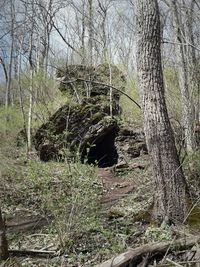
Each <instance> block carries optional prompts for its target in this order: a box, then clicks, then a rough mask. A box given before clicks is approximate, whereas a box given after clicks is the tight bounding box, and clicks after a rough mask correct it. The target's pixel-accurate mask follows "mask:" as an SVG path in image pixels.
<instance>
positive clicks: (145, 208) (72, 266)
mask: <svg viewBox="0 0 200 267" xmlns="http://www.w3.org/2000/svg"><path fill="white" fill-rule="evenodd" d="M10 153H11V154H12V157H9V159H8V158H7V157H6V156H5V153H4V154H1V159H2V160H1V172H0V179H1V181H0V188H1V190H0V200H1V203H2V211H3V214H4V216H5V218H6V226H7V238H8V243H9V249H10V250H11V255H13V256H12V257H11V258H10V259H9V260H8V261H6V262H5V263H2V265H1V266H8V267H10V266H13V267H15V266H16V267H17V266H27V267H29V266H30V267H31V266H41V267H42V266H68V267H79V266H86V267H89V266H90V267H91V266H95V265H96V264H98V263H100V262H103V261H105V260H108V259H110V258H112V257H113V256H116V255H118V254H120V253H122V252H124V251H126V250H127V249H128V248H130V247H132V248H135V247H138V246H140V245H142V244H147V243H149V242H156V241H159V242H160V241H170V240H173V239H174V235H175V234H174V233H175V232H176V233H177V231H178V233H179V234H178V235H179V237H185V236H187V235H191V234H193V235H197V233H198V232H199V229H200V223H199V221H200V220H199V218H200V216H199V213H198V215H197V216H196V220H195V222H198V223H197V224H198V225H197V224H196V225H195V228H193V229H190V227H188V226H187V225H184V226H181V227H179V228H178V229H177V228H176V230H174V228H171V227H169V226H167V225H161V226H160V227H158V226H156V224H155V223H154V222H153V221H152V220H151V212H152V204H153V197H152V196H153V184H152V169H151V165H150V163H149V158H148V155H142V156H141V157H138V158H135V159H133V160H132V161H131V162H130V163H129V165H128V166H114V167H111V168H106V169H103V168H101V169H99V168H97V167H95V166H89V165H84V164H80V163H78V162H77V163H75V164H69V163H68V162H63V163H56V162H49V163H42V162H40V161H39V160H38V159H37V157H36V156H35V154H34V153H33V155H32V158H31V159H29V160H28V161H27V160H26V159H25V158H24V156H23V153H21V152H20V150H19V151H15V152H13V153H12V151H9V154H10ZM12 251H13V252H12ZM22 251H23V253H24V255H21V256H20V252H22ZM31 252H32V255H29V254H31ZM43 252H46V254H45V253H43ZM52 253H53V257H51V256H52ZM48 255H49V256H48ZM184 257H185V259H186V256H184ZM163 266H169V265H163ZM171 266H173V265H171Z"/></svg>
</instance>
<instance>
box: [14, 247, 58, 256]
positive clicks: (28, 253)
mask: <svg viewBox="0 0 200 267" xmlns="http://www.w3.org/2000/svg"><path fill="white" fill-rule="evenodd" d="M9 254H10V255H12V256H15V257H16V256H17V257H23V256H31V257H38V258H54V257H56V256H57V253H56V251H48V250H18V249H9Z"/></svg>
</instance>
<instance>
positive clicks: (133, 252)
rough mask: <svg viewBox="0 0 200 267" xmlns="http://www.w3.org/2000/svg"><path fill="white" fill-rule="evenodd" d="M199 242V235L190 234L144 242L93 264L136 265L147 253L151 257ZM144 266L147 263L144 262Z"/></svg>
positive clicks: (108, 265) (129, 266)
mask: <svg viewBox="0 0 200 267" xmlns="http://www.w3.org/2000/svg"><path fill="white" fill-rule="evenodd" d="M199 242H200V236H192V237H189V238H181V239H177V240H173V241H168V242H157V243H151V244H146V245H142V246H140V247H137V248H135V249H129V250H128V251H126V252H124V253H122V254H120V255H118V256H116V257H113V258H112V259H110V260H107V261H105V262H103V263H100V264H98V265H95V267H137V266H138V265H139V264H140V263H141V262H142V261H143V260H144V258H145V256H147V255H149V256H148V258H151V259H152V258H153V255H154V256H155V255H157V256H158V255H159V256H162V255H164V254H165V253H166V252H170V251H174V250H178V251H181V250H185V249H189V248H191V247H192V246H193V245H195V244H197V243H199ZM145 266H148V265H146V264H145Z"/></svg>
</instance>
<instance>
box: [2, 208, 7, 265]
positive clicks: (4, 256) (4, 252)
mask: <svg viewBox="0 0 200 267" xmlns="http://www.w3.org/2000/svg"><path fill="white" fill-rule="evenodd" d="M8 258H9V252H8V242H7V239H6V234H5V223H4V221H3V218H2V213H1V209H0V260H7V259H8Z"/></svg>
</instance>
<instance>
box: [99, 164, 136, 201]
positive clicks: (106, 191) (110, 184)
mask: <svg viewBox="0 0 200 267" xmlns="http://www.w3.org/2000/svg"><path fill="white" fill-rule="evenodd" d="M98 176H99V177H100V178H101V180H102V184H103V195H102V197H101V200H100V202H101V204H107V203H108V204H109V203H112V202H113V201H115V200H118V199H121V198H123V197H125V196H127V195H128V194H129V193H131V192H132V191H133V190H134V185H133V182H131V181H128V180H126V179H124V178H121V177H117V176H114V175H113V173H112V172H111V170H110V169H108V168H106V169H104V168H99V169H98Z"/></svg>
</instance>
